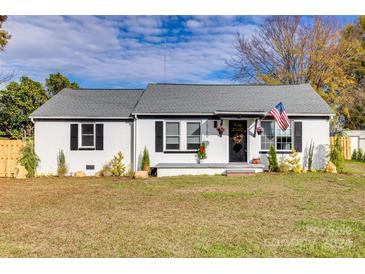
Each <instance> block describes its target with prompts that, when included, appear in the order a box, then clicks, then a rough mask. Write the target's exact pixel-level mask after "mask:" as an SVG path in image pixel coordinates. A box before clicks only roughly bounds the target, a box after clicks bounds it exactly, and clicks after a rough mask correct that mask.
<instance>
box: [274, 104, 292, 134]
mask: <svg viewBox="0 0 365 274" xmlns="http://www.w3.org/2000/svg"><path fill="white" fill-rule="evenodd" d="M270 114H271V116H273V117H274V118H275V120H276V122H277V123H278V125H279V127H280V128H281V129H282V130H283V131H285V130H286V129H287V128H288V127H289V125H290V123H289V118H288V115H287V114H286V112H285V108H284V105H283V103H282V102H280V103H279V104H277V105H276V106H275V107H274V108H273V109H272V110H271V111H270Z"/></svg>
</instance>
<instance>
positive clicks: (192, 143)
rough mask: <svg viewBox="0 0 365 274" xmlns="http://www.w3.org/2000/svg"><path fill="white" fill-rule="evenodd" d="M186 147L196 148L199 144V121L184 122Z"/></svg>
mask: <svg viewBox="0 0 365 274" xmlns="http://www.w3.org/2000/svg"><path fill="white" fill-rule="evenodd" d="M186 140H187V141H186V142H187V144H186V148H187V149H189V150H191V149H194V150H195V149H198V148H199V146H200V123H199V122H187V123H186Z"/></svg>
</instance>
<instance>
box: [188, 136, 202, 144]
mask: <svg viewBox="0 0 365 274" xmlns="http://www.w3.org/2000/svg"><path fill="white" fill-rule="evenodd" d="M188 144H200V136H189V137H188Z"/></svg>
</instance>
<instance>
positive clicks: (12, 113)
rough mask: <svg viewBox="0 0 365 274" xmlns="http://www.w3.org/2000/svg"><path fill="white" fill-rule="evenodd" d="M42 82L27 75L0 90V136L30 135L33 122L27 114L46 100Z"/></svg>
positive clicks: (17, 136) (16, 136) (18, 136)
mask: <svg viewBox="0 0 365 274" xmlns="http://www.w3.org/2000/svg"><path fill="white" fill-rule="evenodd" d="M47 99H48V97H47V95H46V91H45V89H44V88H43V86H42V84H41V83H39V82H36V81H33V80H32V79H30V78H28V77H25V76H23V77H21V78H20V81H19V83H17V82H11V83H9V84H8V85H7V87H6V88H5V89H4V90H1V91H0V136H8V137H10V138H15V139H17V138H20V137H21V136H24V135H26V136H31V135H32V131H33V123H32V122H31V121H30V119H29V115H30V114H31V113H32V112H33V111H35V110H36V109H37V108H38V107H40V106H41V105H42V104H43V103H45V102H46V101H47Z"/></svg>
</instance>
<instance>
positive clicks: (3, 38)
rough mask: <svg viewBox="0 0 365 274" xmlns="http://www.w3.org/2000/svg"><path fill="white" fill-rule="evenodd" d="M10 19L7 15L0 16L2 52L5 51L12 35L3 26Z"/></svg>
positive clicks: (0, 45)
mask: <svg viewBox="0 0 365 274" xmlns="http://www.w3.org/2000/svg"><path fill="white" fill-rule="evenodd" d="M7 19H8V17H7V16H6V15H0V51H4V49H5V46H6V45H7V44H8V41H9V40H10V38H11V35H10V34H9V33H8V32H7V31H6V30H4V29H3V24H4V23H5V21H6V20H7Z"/></svg>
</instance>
